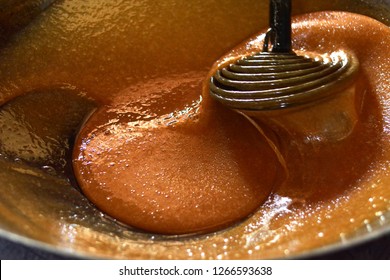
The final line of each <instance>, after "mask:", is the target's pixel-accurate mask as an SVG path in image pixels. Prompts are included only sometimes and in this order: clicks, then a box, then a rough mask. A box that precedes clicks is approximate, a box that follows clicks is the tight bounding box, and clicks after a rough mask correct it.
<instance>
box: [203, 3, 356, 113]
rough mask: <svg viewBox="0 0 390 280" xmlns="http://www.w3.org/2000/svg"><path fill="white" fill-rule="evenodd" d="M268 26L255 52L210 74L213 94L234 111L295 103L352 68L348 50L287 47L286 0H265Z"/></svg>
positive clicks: (327, 89) (341, 79)
mask: <svg viewBox="0 0 390 280" xmlns="http://www.w3.org/2000/svg"><path fill="white" fill-rule="evenodd" d="M270 26H271V27H270V29H269V30H268V32H267V34H266V36H265V40H264V46H263V50H262V51H261V52H258V53H255V54H252V55H250V56H246V57H243V58H241V59H238V60H237V61H235V63H233V64H230V65H228V66H226V67H224V68H222V69H219V70H217V71H216V73H215V74H214V75H213V76H212V77H211V79H210V94H211V96H212V97H213V98H214V99H216V100H217V101H219V102H220V103H222V104H223V105H225V106H228V107H229V108H232V109H238V110H252V111H253V110H272V109H279V108H285V107H291V106H297V105H301V104H306V103H309V102H312V101H315V100H319V99H322V98H325V97H327V96H328V95H331V94H333V93H334V92H335V91H337V90H340V89H342V88H343V87H345V86H346V85H347V84H348V81H350V80H352V78H353V77H354V74H356V73H357V70H358V68H359V62H358V59H357V58H356V57H355V56H354V55H353V54H348V53H345V52H342V51H339V52H333V53H331V54H323V55H320V54H315V53H307V52H306V53H304V54H301V55H299V54H297V53H296V52H293V51H292V49H291V1H290V0H271V1H270ZM269 41H271V43H272V46H273V48H272V51H269V50H268V43H269Z"/></svg>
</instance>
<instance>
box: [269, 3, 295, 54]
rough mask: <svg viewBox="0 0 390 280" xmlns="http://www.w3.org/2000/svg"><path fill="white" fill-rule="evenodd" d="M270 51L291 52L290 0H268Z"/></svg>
mask: <svg viewBox="0 0 390 280" xmlns="http://www.w3.org/2000/svg"><path fill="white" fill-rule="evenodd" d="M269 11H270V15H269V25H270V28H271V30H272V33H271V43H272V45H273V48H272V52H277V53H281V52H283V53H288V52H291V0H270V8H269Z"/></svg>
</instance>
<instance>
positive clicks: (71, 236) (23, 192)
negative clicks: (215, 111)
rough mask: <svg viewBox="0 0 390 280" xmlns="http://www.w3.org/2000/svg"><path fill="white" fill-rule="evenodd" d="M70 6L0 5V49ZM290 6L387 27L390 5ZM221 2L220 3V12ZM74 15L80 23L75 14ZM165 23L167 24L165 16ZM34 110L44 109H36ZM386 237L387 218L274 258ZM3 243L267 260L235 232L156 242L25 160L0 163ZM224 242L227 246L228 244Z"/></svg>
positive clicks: (111, 253)
mask: <svg viewBox="0 0 390 280" xmlns="http://www.w3.org/2000/svg"><path fill="white" fill-rule="evenodd" d="M52 2H54V3H53V4H52ZM68 2H72V5H73V6H76V7H77V2H78V3H79V5H80V9H82V5H83V1H71V0H65V1H57V2H55V1H42V0H41V1H38V0H37V1H34V0H31V1H19V0H0V37H1V38H2V42H3V44H2V45H6V44H7V42H9V41H11V40H14V39H15V38H17V36H19V34H20V33H21V32H24V33H26V32H28V31H29V29H28V27H29V26H30V25H31V24H34V23H36V21H37V20H38V21H39V20H41V19H42V18H44V17H46V18H48V19H47V20H50V17H53V19H55V13H52V10H53V9H54V10H55V9H60V8H61V5H67V3H68ZM119 2H121V1H119ZM133 2H134V1H129V5H130V6H131V5H136V3H133ZM141 2H147V1H141ZM198 2H199V3H198V4H199V5H202V4H203V2H202V1H198ZM206 2H207V1H205V3H206ZM214 2H215V1H214ZM217 2H218V1H217ZM252 2H254V1H252ZM263 2H265V3H266V2H267V1H265V0H264V1H263ZM293 2H294V4H295V5H294V6H295V8H294V10H293V13H294V14H300V13H306V12H311V11H321V10H344V11H351V12H355V13H360V14H365V15H368V16H370V17H373V18H375V19H377V20H379V21H381V22H383V23H385V24H387V25H390V0H347V1H345V0H331V1H327V0H321V1H310V0H295V1H293ZM75 3H76V4H75ZM223 3H224V2H223V1H220V5H223ZM236 3H238V2H237V1H236ZM250 3H251V1H245V4H248V5H249V4H250ZM49 4H52V5H51V6H50V5H49ZM241 4H242V3H241V2H240V5H241ZM237 5H238V4H237ZM102 8H104V9H110V8H112V9H115V8H116V7H115V5H112V7H110V1H107V3H105V4H104V5H103V4H102ZM172 9H174V6H172ZM42 11H45V12H42ZM193 13H194V14H196V13H197V11H195V10H194V11H193ZM256 13H257V12H256ZM259 13H260V14H259V19H258V20H256V21H254V22H253V25H252V26H242V34H241V35H240V36H241V40H244V39H246V38H247V37H249V36H250V35H251V34H252V33H253V32H255V31H257V30H260V29H261V28H263V27H265V26H266V24H267V20H266V18H267V13H268V11H267V10H266V9H264V10H262V11H260V12H259ZM75 14H76V16H77V12H75ZM162 16H164V15H162ZM165 16H166V17H170V15H168V14H167V15H165ZM199 16H200V15H198V17H199ZM173 19H175V18H174V17H173ZM178 24H180V22H178ZM236 24H237V25H238V26H239V25H240V24H242V23H241V22H240V21H237V23H236ZM259 24H260V25H261V26H259ZM26 26H27V27H26ZM73 28H77V26H73ZM199 36H201V34H199ZM238 42H239V41H238ZM238 42H233V41H229V44H232V45H231V46H229V47H233V46H234V44H236V43H238ZM0 63H2V62H1V61H0ZM2 74H4V73H2V72H1V71H0V75H2ZM5 96H6V93H3V92H0V103H4V102H5V101H6V99H7V98H5ZM37 107H38V108H39V105H38V103H37ZM77 110H79V109H77ZM68 113H69V112H68ZM80 120H81V117H80ZM72 125H73V126H74V127H73V129H76V128H77V125H78V122H77V121H75V122H73V124H72ZM61 129H62V128H59V130H60V131H64V130H61ZM63 133H65V132H63ZM49 171H50V170H49ZM389 231H390V211H389V212H387V213H382V215H380V217H378V219H376V220H373V221H370V222H369V223H366V224H365V225H363V226H362V227H361V228H360V229H359V230H357V231H356V232H354V234H352V235H348V236H343V238H340V239H339V240H336V241H334V242H333V243H331V244H328V245H326V246H322V247H314V248H311V249H310V250H306V251H294V250H290V251H289V254H288V255H277V254H275V255H271V257H275V258H282V257H308V256H314V255H316V254H319V253H323V252H328V251H332V250H337V249H341V248H346V247H350V246H353V245H355V244H357V243H361V242H364V241H367V240H370V239H373V238H375V237H377V236H380V235H384V234H387V233H388V232H389ZM0 236H1V237H4V238H6V239H10V240H13V241H16V242H18V243H23V244H25V245H28V246H32V247H36V248H40V249H44V250H49V251H51V252H55V253H58V254H64V255H66V256H74V257H82V258H132V259H137V258H142V259H191V258H205V259H218V258H262V257H263V255H262V253H261V251H253V252H250V253H248V247H246V244H244V243H243V240H239V239H240V238H241V237H238V239H237V240H232V239H234V238H235V235H234V229H233V231H231V230H230V229H228V230H224V231H220V232H216V233H212V234H207V235H202V236H158V235H152V234H146V233H142V232H139V231H136V230H133V229H131V228H128V227H125V226H122V225H120V224H119V223H117V222H115V221H113V220H112V219H110V218H109V217H106V216H105V215H104V214H102V213H101V212H100V211H98V210H97V209H96V208H95V207H94V206H93V205H91V204H90V203H89V202H88V200H87V199H86V198H85V197H84V196H83V195H82V194H81V193H80V192H79V191H78V190H77V189H76V188H74V187H72V186H71V182H70V181H69V180H66V179H64V178H63V177H61V176H56V174H54V173H50V172H48V170H42V169H39V168H36V167H32V166H29V165H28V164H24V163H23V161H22V162H15V161H11V160H9V159H4V158H2V157H0ZM226 239H229V240H228V241H226ZM226 248H227V249H226ZM227 251H229V252H227ZM226 252H227V253H226ZM225 253H226V254H225Z"/></svg>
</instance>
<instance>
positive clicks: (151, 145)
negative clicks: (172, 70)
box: [73, 72, 280, 234]
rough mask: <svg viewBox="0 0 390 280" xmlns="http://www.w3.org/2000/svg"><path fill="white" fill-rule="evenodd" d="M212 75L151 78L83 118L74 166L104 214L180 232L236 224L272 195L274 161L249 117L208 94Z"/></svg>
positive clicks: (149, 227)
mask: <svg viewBox="0 0 390 280" xmlns="http://www.w3.org/2000/svg"><path fill="white" fill-rule="evenodd" d="M206 75H207V73H205V72H201V73H195V74H191V75H180V76H173V77H166V78H165V79H158V80H149V81H148V82H147V83H146V84H145V85H142V86H138V87H133V88H129V89H127V90H125V91H124V92H122V93H120V94H119V95H118V96H119V99H120V100H123V101H125V103H120V102H116V101H113V102H112V103H111V104H110V105H108V106H105V107H102V108H100V109H99V110H98V111H97V112H95V113H94V114H93V115H92V116H91V117H90V118H89V119H88V120H87V122H86V124H85V126H84V127H83V128H82V130H81V131H80V133H79V135H78V139H77V141H76V143H75V151H74V165H73V167H74V170H75V175H76V178H77V179H78V182H79V184H80V187H81V189H82V191H83V193H84V194H85V195H86V196H87V197H88V198H89V199H91V201H93V202H94V203H95V204H96V205H97V206H98V207H99V208H100V209H102V210H103V211H104V212H105V213H108V214H110V215H111V216H113V217H115V218H116V219H118V220H119V221H122V222H124V223H126V224H128V225H130V226H134V227H136V228H140V229H144V230H146V231H148V232H152V233H165V234H183V233H193V232H204V231H211V230H216V229H220V228H221V227H226V226H227V225H231V224H232V223H237V222H239V221H240V220H242V219H243V218H246V217H247V216H248V215H250V214H252V213H253V212H254V211H255V210H256V209H257V208H258V207H259V206H260V205H261V204H262V203H263V202H264V201H265V200H266V199H267V197H268V195H269V194H270V193H271V191H272V189H273V187H274V186H275V184H276V181H277V178H276V175H277V169H278V168H279V163H278V161H277V158H275V157H274V155H273V151H272V149H270V147H269V146H268V143H267V142H266V141H265V140H264V137H263V136H262V135H261V134H260V133H259V132H257V131H256V129H255V128H254V127H252V125H251V124H250V123H249V122H248V121H247V120H246V119H245V118H243V117H242V116H239V115H237V114H236V113H235V112H231V111H229V110H227V109H224V108H221V107H220V106H216V105H215V104H212V103H210V101H209V102H206V101H203V99H202V96H201V94H202V81H203V79H204V77H205V76H206ZM186 76H187V77H186ZM205 98H208V97H207V96H205ZM237 133H238V134H239V136H238V135H237ZM279 176H280V175H279Z"/></svg>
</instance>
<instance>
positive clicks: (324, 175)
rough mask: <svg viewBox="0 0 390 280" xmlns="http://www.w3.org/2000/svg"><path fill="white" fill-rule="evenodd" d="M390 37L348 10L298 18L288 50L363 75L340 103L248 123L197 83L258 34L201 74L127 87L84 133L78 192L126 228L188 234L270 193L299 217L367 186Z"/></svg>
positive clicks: (223, 221) (242, 212) (379, 147)
mask: <svg viewBox="0 0 390 280" xmlns="http://www.w3.org/2000/svg"><path fill="white" fill-rule="evenodd" d="M362 30H364V35H362V33H361V32H362ZM386 34H387V35H386ZM389 34H390V32H389V29H388V27H386V26H384V25H382V24H380V23H378V22H376V21H374V20H372V19H370V18H367V17H364V16H360V15H355V14H349V13H335V12H329V13H315V14H309V15H305V16H301V17H298V18H296V19H295V20H294V23H293V48H294V49H297V50H300V51H302V52H304V51H310V52H317V53H331V52H333V51H337V50H343V51H345V52H352V53H354V54H355V55H356V56H357V58H358V59H359V62H360V65H361V71H360V74H359V76H358V77H357V78H356V80H355V82H354V83H353V85H352V86H350V87H348V88H347V89H346V90H345V91H344V92H338V93H336V94H335V96H338V97H337V98H336V99H334V98H329V99H326V100H321V101H319V102H318V103H316V104H306V106H304V107H297V108H294V109H291V110H290V109H288V110H276V111H272V112H265V113H264V112H263V113H259V114H255V115H254V116H252V117H243V116H241V115H239V114H236V113H235V112H233V111H229V110H228V109H225V108H221V106H219V105H218V104H215V103H214V102H213V101H212V100H210V98H209V96H208V88H207V85H205V86H203V87H202V81H204V80H206V81H207V80H208V79H207V76H211V75H212V74H213V73H214V72H215V71H216V69H217V68H219V67H221V66H222V65H225V64H226V63H227V62H228V61H231V60H234V59H236V58H237V57H240V56H242V55H243V54H246V53H251V52H254V51H258V50H260V49H261V46H262V40H263V38H264V34H263V33H262V34H259V35H256V36H254V37H253V38H250V39H249V40H248V41H246V42H244V43H243V44H242V45H240V46H238V47H237V48H235V49H233V50H232V51H231V52H229V53H228V54H227V55H226V56H224V57H223V58H221V60H219V61H218V62H217V63H216V64H215V65H214V66H213V69H212V70H211V72H210V73H209V74H208V75H206V74H205V73H203V72H193V73H187V74H183V75H170V76H167V77H165V78H160V79H150V80H148V81H146V82H144V83H142V84H136V85H134V86H133V87H130V88H128V89H126V90H124V91H122V92H121V93H119V94H118V95H117V97H116V98H114V99H113V101H112V102H111V103H109V104H107V105H105V106H102V107H100V108H99V109H98V110H97V111H96V112H95V113H94V114H93V115H92V116H91V117H90V118H89V119H88V121H87V122H86V124H85V125H84V127H83V128H82V130H81V131H80V133H79V136H78V139H77V141H76V144H75V150H74V170H75V174H76V177H77V179H78V182H79V184H80V186H81V189H82V191H83V193H84V194H85V195H86V196H87V197H88V198H89V199H90V200H91V201H92V202H93V203H95V204H96V205H97V206H98V207H99V208H100V209H101V210H103V211H104V212H106V213H108V214H110V215H111V216H113V217H115V218H117V219H118V220H119V221H122V222H124V223H126V224H128V225H131V226H134V227H136V228H139V229H143V230H146V231H151V232H157V233H163V234H184V233H193V232H204V231H211V230H217V229H220V228H222V227H226V226H228V225H231V224H233V223H235V222H238V221H240V220H242V219H244V218H246V217H248V216H249V215H250V214H252V213H255V212H256V209H259V210H258V211H257V212H256V215H260V213H263V211H265V210H264V209H262V208H261V205H262V203H263V202H264V201H265V200H267V198H268V197H269V195H270V194H271V193H273V195H272V196H271V197H270V198H268V202H269V201H270V199H271V200H272V197H274V198H275V197H288V198H289V199H291V201H293V202H294V203H293V204H292V205H291V208H292V209H293V210H294V213H298V212H299V213H301V215H306V214H305V213H306V212H305V211H306V210H307V209H308V208H306V207H307V206H308V205H309V206H310V207H309V208H310V209H312V207H316V206H315V205H317V206H318V207H321V206H320V205H321V204H322V203H324V201H331V200H332V199H337V197H346V196H347V193H349V191H350V190H352V189H358V188H364V186H365V185H366V184H370V182H371V179H370V178H371V177H372V176H373V175H372V174H373V173H375V171H374V169H373V168H374V166H375V165H376V164H378V162H379V161H378V158H381V154H382V155H383V153H387V152H384V149H387V148H389V147H388V146H389V145H388V144H384V145H383V141H385V139H386V137H387V136H386V135H383V133H382V115H381V114H383V113H384V111H383V110H384V109H383V108H382V107H381V106H382V105H378V104H380V103H381V99H382V98H385V96H386V94H387V93H388V92H389V88H390V86H389V77H388V73H389V70H390V69H389V65H390V63H389V59H390V58H389V53H390V49H389V48H390V44H389V42H388V41H389V38H390V36H389ZM330 35H332V37H329V36H330ZM385 35H386V36H385ZM367 36H370V38H367ZM380 38H383V40H382V39H380ZM369 39H371V40H369ZM378 42H382V43H380V44H378ZM386 77H387V78H386ZM313 108H314V109H313ZM329 108H331V110H330V109H329ZM317 109H318V110H317ZM248 120H249V121H248ZM386 147H387V148H386ZM325 204H326V203H325ZM355 206H356V205H355V204H354V206H351V207H352V208H351V209H350V211H353V207H355ZM259 207H260V208H259ZM324 207H325V206H324ZM305 209H306V210H305ZM307 211H309V212H310V210H307ZM348 211H349V210H348ZM317 212H318V211H317ZM256 215H255V216H256ZM307 215H309V214H307ZM316 215H318V217H319V218H321V217H322V215H325V212H321V211H320V210H319V212H318V213H317V214H316ZM309 220H310V219H309ZM283 221H284V222H286V220H285V219H278V220H275V221H273V227H274V228H278V227H282V226H283ZM341 224H343V223H341ZM344 226H345V223H344Z"/></svg>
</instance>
